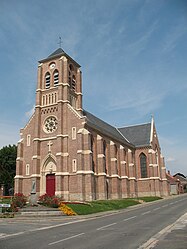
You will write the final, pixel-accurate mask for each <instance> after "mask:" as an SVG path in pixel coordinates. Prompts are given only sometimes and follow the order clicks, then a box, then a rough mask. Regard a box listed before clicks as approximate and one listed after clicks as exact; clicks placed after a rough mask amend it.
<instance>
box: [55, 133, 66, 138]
mask: <svg viewBox="0 0 187 249" xmlns="http://www.w3.org/2000/svg"><path fill="white" fill-rule="evenodd" d="M57 137H62V138H65V137H68V135H63V134H59V135H57Z"/></svg>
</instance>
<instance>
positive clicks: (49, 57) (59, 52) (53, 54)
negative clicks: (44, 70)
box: [39, 48, 80, 67]
mask: <svg viewBox="0 0 187 249" xmlns="http://www.w3.org/2000/svg"><path fill="white" fill-rule="evenodd" d="M62 55H64V56H66V57H67V58H68V59H70V60H71V61H72V62H73V63H74V64H75V65H77V67H80V65H79V64H78V63H77V62H76V61H74V60H73V59H72V58H71V57H70V56H69V55H68V54H66V53H65V52H64V50H63V49H62V48H58V49H57V50H55V51H54V52H53V53H52V54H50V55H49V56H48V57H47V58H45V59H43V60H40V61H39V63H43V62H46V61H48V60H51V59H55V58H56V57H60V56H62Z"/></svg>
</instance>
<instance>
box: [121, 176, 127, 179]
mask: <svg viewBox="0 0 187 249" xmlns="http://www.w3.org/2000/svg"><path fill="white" fill-rule="evenodd" d="M121 179H129V178H128V176H121Z"/></svg>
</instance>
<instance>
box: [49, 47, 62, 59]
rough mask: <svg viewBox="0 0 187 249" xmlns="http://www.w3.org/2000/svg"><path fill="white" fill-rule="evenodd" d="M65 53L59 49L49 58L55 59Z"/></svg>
mask: <svg viewBox="0 0 187 249" xmlns="http://www.w3.org/2000/svg"><path fill="white" fill-rule="evenodd" d="M64 53H65V52H64V50H63V49H62V48H58V49H57V50H55V51H54V52H53V53H52V54H50V55H49V56H48V57H47V58H51V57H54V56H58V55H62V54H64Z"/></svg>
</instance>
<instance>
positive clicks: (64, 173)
mask: <svg viewBox="0 0 187 249" xmlns="http://www.w3.org/2000/svg"><path fill="white" fill-rule="evenodd" d="M68 175H70V173H69V172H56V173H55V176H68Z"/></svg>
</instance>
